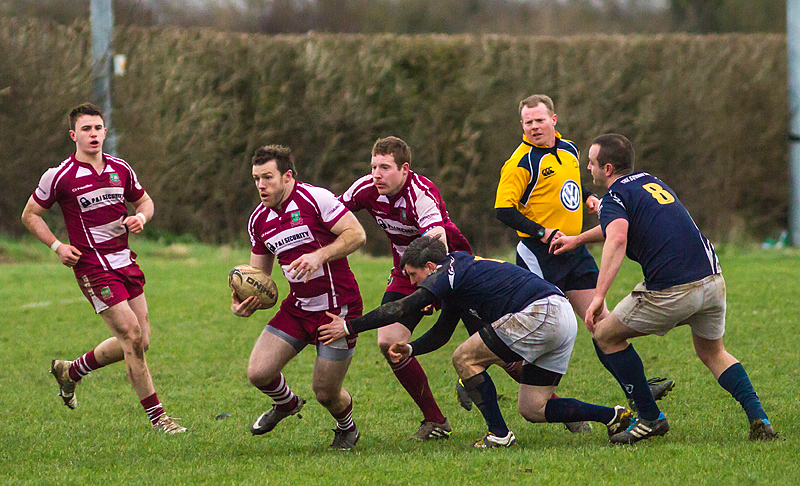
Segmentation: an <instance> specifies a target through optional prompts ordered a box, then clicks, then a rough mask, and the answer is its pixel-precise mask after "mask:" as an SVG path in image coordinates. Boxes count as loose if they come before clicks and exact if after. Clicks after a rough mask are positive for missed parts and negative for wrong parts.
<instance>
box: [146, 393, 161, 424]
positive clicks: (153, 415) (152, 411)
mask: <svg viewBox="0 0 800 486" xmlns="http://www.w3.org/2000/svg"><path fill="white" fill-rule="evenodd" d="M140 403H141V404H142V407H144V411H145V412H147V418H149V419H150V423H151V424H153V425H155V424H156V422H158V417H160V416H162V415H164V413H165V412H164V407H162V406H161V402H160V401H158V396H157V395H156V394H155V393H153V394H152V395H150V396H149V397H147V398H145V399H144V400H142V401H141V402H140Z"/></svg>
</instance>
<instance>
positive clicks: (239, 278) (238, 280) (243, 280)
mask: <svg viewBox="0 0 800 486" xmlns="http://www.w3.org/2000/svg"><path fill="white" fill-rule="evenodd" d="M228 285H229V286H230V287H231V289H233V291H234V292H236V296H237V297H238V298H239V300H240V301H242V300H245V299H246V298H248V297H250V296H251V295H255V296H256V297H258V300H260V301H261V308H262V309H269V308H270V307H272V306H274V305H275V303H276V302H278V286H277V285H275V282H274V281H273V280H272V278H271V277H270V276H269V275H267V274H266V273H264V272H262V271H261V270H259V269H257V268H253V267H251V266H250V265H236V266H235V267H233V270H231V271H230V273H228Z"/></svg>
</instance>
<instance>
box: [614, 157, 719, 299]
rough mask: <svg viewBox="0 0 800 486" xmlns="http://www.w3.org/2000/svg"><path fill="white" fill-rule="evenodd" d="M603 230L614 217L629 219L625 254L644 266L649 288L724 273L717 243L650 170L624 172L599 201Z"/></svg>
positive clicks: (645, 279) (664, 287)
mask: <svg viewBox="0 0 800 486" xmlns="http://www.w3.org/2000/svg"><path fill="white" fill-rule="evenodd" d="M599 216H600V225H601V227H602V229H603V235H605V233H606V227H607V226H608V224H609V223H611V222H612V221H614V220H615V219H619V218H623V219H625V220H627V221H628V247H627V250H626V255H627V256H628V258H630V259H631V260H633V261H635V262H638V263H639V264H640V265H641V266H642V272H643V273H644V282H645V285H646V286H647V289H648V290H663V289H666V288H669V287H672V286H674V285H680V284H685V283H689V282H695V281H697V280H701V279H703V278H705V277H707V276H709V275H712V274H715V273H719V272H720V267H719V261H718V260H717V255H716V254H715V253H714V247H713V246H712V245H711V242H709V241H708V238H706V237H705V236H704V235H703V233H701V232H700V230H699V229H698V228H697V225H696V224H695V223H694V221H693V220H692V217H691V216H690V215H689V212H688V211H686V208H685V207H683V204H681V202H680V201H679V200H678V196H676V195H675V192H673V191H672V189H670V188H669V186H667V185H666V184H664V183H663V182H662V181H661V180H660V179H659V178H657V177H655V176H652V175H650V174H648V173H647V172H635V173H633V174H630V175H627V176H623V177H620V178H619V179H617V180H616V181H614V183H613V184H611V187H610V188H609V189H608V192H607V193H606V195H605V196H603V198H602V200H601V201H600V210H599Z"/></svg>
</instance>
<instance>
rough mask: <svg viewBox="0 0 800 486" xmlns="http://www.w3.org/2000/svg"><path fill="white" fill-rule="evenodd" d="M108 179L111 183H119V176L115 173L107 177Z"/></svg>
mask: <svg viewBox="0 0 800 486" xmlns="http://www.w3.org/2000/svg"><path fill="white" fill-rule="evenodd" d="M108 178H109V180H111V182H119V174H117V173H116V172H112V173H111V175H109V176H108Z"/></svg>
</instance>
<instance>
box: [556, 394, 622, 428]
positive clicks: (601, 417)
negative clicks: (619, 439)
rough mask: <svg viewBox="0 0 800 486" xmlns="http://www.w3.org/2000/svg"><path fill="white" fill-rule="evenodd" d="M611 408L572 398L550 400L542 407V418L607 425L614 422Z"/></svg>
mask: <svg viewBox="0 0 800 486" xmlns="http://www.w3.org/2000/svg"><path fill="white" fill-rule="evenodd" d="M615 415H616V412H615V411H614V409H613V408H609V407H602V406H600V405H594V404H591V403H586V402H582V401H580V400H575V399H574V398H551V399H550V400H547V404H546V405H545V406H544V418H545V420H547V421H548V422H550V423H553V422H560V423H566V422H587V421H588V422H600V423H601V424H608V423H609V422H611V421H612V420H614V416H615Z"/></svg>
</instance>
